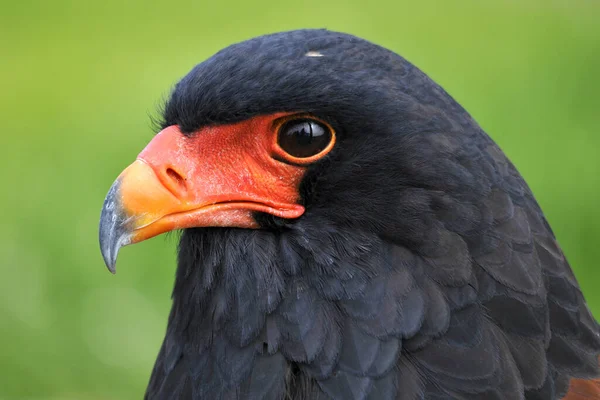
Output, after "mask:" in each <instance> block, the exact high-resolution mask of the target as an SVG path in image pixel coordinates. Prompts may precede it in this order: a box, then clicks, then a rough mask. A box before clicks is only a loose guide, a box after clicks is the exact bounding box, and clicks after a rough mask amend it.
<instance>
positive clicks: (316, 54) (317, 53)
mask: <svg viewBox="0 0 600 400" xmlns="http://www.w3.org/2000/svg"><path fill="white" fill-rule="evenodd" d="M305 56H306V57H323V54H322V53H321V52H320V51H309V52H308V53H306V54H305Z"/></svg>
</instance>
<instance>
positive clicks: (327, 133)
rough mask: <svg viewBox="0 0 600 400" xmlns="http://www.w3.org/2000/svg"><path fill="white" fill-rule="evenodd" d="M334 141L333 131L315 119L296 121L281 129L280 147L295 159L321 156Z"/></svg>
mask: <svg viewBox="0 0 600 400" xmlns="http://www.w3.org/2000/svg"><path fill="white" fill-rule="evenodd" d="M331 139H332V133H331V130H330V129H329V128H328V127H327V126H326V125H324V124H322V123H321V122H318V121H315V120H313V119H294V120H291V121H288V122H286V123H285V124H283V125H282V126H281V128H280V129H279V134H278V137H277V143H278V144H279V147H281V148H282V149H283V150H285V152H286V153H288V154H289V155H291V156H293V157H298V158H307V157H312V156H314V155H317V154H319V153H320V152H322V151H323V150H325V148H326V147H327V145H329V143H330V142H331Z"/></svg>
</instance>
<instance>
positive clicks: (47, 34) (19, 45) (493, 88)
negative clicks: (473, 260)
mask: <svg viewBox="0 0 600 400" xmlns="http://www.w3.org/2000/svg"><path fill="white" fill-rule="evenodd" d="M366 4H367V3H366V2H365V3H364V4H361V3H359V2H354V1H350V2H349V1H342V0H334V1H328V2H324V1H315V0H309V1H305V2H303V3H284V2H275V1H273V2H267V1H263V0H255V1H252V2H245V1H239V0H238V1H233V2H229V3H219V2H215V1H213V2H191V1H169V2H154V1H145V2H142V1H130V2H120V1H116V0H109V1H103V2H93V3H89V2H78V1H73V0H71V1H66V0H59V1H55V2H44V1H34V0H29V1H23V2H10V3H8V2H3V4H2V12H1V13H0V48H1V49H2V53H1V54H2V55H1V59H0V90H1V93H2V95H1V96H0V116H1V121H2V136H1V137H2V144H3V146H2V149H3V151H2V157H1V161H0V162H1V166H2V168H1V169H0V170H1V172H0V173H1V176H0V177H1V178H2V183H3V191H2V196H1V197H0V202H1V203H0V205H1V207H0V210H2V211H1V212H2V214H1V215H2V221H3V223H2V229H1V230H0V266H1V268H2V271H1V275H0V321H1V323H0V399H55V400H58V399H64V400H66V399H69V400H70V399H82V400H87V399H131V398H141V397H142V393H143V390H144V388H145V385H146V382H147V379H148V377H149V373H150V370H151V367H152V363H153V360H154V358H155V356H156V353H157V352H158V348H159V345H160V342H161V340H162V335H163V332H164V328H165V323H166V318H167V315H168V311H169V304H170V300H169V295H170V290H171V286H172V280H173V274H174V255H175V251H174V240H172V239H171V240H165V239H164V237H160V238H156V239H153V240H150V241H148V242H146V243H142V244H140V245H137V246H135V247H132V248H127V249H125V250H124V251H123V252H122V255H121V257H120V260H119V266H120V269H119V274H118V275H117V276H111V275H110V274H109V273H108V272H107V271H106V270H105V268H104V265H103V263H102V259H101V257H100V253H99V250H98V245H97V222H98V217H99V211H100V208H101V205H102V201H103V198H104V195H105V194H106V191H107V189H108V187H109V186H110V184H111V182H112V181H113V179H114V178H115V177H116V176H117V175H118V173H119V172H120V171H121V169H122V168H123V167H125V166H126V165H127V164H129V162H130V161H132V160H133V159H134V157H135V156H136V154H137V153H138V152H139V151H140V150H141V149H142V148H143V146H144V145H145V144H146V143H147V142H148V141H149V140H150V138H151V136H152V134H153V132H152V131H151V128H150V122H149V118H148V115H149V114H150V115H152V114H154V113H155V110H156V107H157V105H158V104H160V100H161V99H162V98H164V96H166V95H167V94H168V91H169V88H170V87H171V85H172V84H173V83H175V82H176V80H177V79H178V78H179V77H181V76H182V75H183V74H185V73H186V72H187V71H188V70H189V69H190V68H191V67H192V66H193V65H194V64H196V63H198V62H200V61H202V60H203V59H205V58H207V57H209V56H210V55H211V54H213V53H214V52H216V51H217V50H219V49H220V48H222V47H224V46H226V45H228V44H230V43H232V42H235V41H240V40H244V39H246V38H249V37H252V36H256V35H259V34H263V33H268V32H274V31H280V30H288V29H294V28H301V27H326V28H329V29H333V30H341V31H346V32H350V33H353V34H356V35H359V36H362V37H364V38H366V39H369V40H372V41H374V42H376V43H379V44H381V45H383V46H386V47H388V48H391V49H393V50H395V51H396V52H398V53H400V54H402V55H403V56H405V57H406V58H408V59H409V60H410V61H412V62H413V63H415V64H416V65H417V66H418V67H420V68H421V69H423V70H424V71H425V72H427V73H428V74H430V75H431V76H432V77H433V78H434V79H435V80H436V81H438V82H439V83H440V84H441V85H442V86H443V87H445V88H446V89H447V90H448V91H449V92H450V93H451V94H452V95H453V96H454V97H455V98H456V99H457V100H458V101H459V102H460V103H461V104H462V105H463V106H465V107H466V108H467V109H468V110H469V111H470V112H471V113H472V115H473V116H474V117H475V119H476V120H477V121H479V123H480V124H481V125H482V126H483V127H484V129H485V130H486V131H487V132H488V133H490V134H491V135H492V136H493V137H494V138H495V139H496V140H497V141H498V142H499V144H500V145H501V146H502V148H503V149H504V150H505V152H506V153H507V154H508V155H509V156H510V158H511V159H512V160H513V161H514V162H515V164H516V165H517V167H518V168H519V169H520V171H521V172H522V173H523V175H524V176H525V178H526V179H527V181H528V182H529V184H530V185H531V187H532V189H533V191H534V193H535V194H536V195H537V198H538V200H539V202H540V203H541V205H542V207H543V209H544V210H545V212H546V214H547V216H548V219H549V220H550V223H551V224H552V226H553V228H554V230H555V233H556V235H557V236H558V238H559V241H560V242H561V244H562V246H563V248H564V250H565V252H566V254H567V256H568V257H569V260H570V261H571V264H572V265H573V267H574V269H575V271H576V273H577V276H578V277H579V279H580V282H581V285H582V287H583V290H584V292H585V293H586V296H587V298H588V299H589V302H590V304H591V306H592V308H593V310H594V312H595V313H596V315H600V293H598V291H597V290H595V287H596V286H597V284H598V282H600V280H599V278H600V269H599V268H598V267H597V262H598V260H599V259H600V247H599V246H598V245H597V243H598V241H599V240H600V228H599V227H598V225H599V224H600V211H599V208H598V206H597V205H598V204H599V203H600V186H599V184H598V182H599V179H598V175H599V174H600V161H599V159H598V156H597V151H598V149H600V135H599V134H598V130H599V129H600V112H599V111H598V110H599V107H600V96H599V94H598V93H600V78H599V76H598V72H600V24H598V23H597V22H598V21H599V20H600V6H599V5H598V3H596V2H593V1H584V0H571V1H568V0H565V1H541V0H539V1H533V0H532V1H516V0H514V1H510V0H502V1H500V0H498V1H486V2H480V1H475V0H462V1H457V2H447V3H446V2H443V1H424V2H414V1H413V2H399V1H392V0H388V1H381V2H379V3H377V4H372V3H371V5H369V6H367V5H366Z"/></svg>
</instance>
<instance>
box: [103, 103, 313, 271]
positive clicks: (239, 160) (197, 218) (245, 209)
mask: <svg viewBox="0 0 600 400" xmlns="http://www.w3.org/2000/svg"><path fill="white" fill-rule="evenodd" d="M286 115H287V114H284V113H281V114H276V115H270V116H261V117H255V118H252V119H250V120H247V121H243V122H240V123H236V124H233V125H223V126H215V127H207V128H203V129H201V130H199V131H197V132H195V133H193V134H192V135H184V134H183V133H181V131H180V130H179V127H178V126H175V125H174V126H170V127H168V128H166V129H164V130H163V131H161V132H160V133H158V134H157V135H156V136H155V137H154V139H153V140H152V141H151V142H150V143H149V144H148V146H147V147H146V148H145V149H144V150H143V151H142V152H141V153H140V155H139V156H138V158H137V160H136V161H135V162H134V163H133V164H131V165H130V166H129V167H127V168H126V169H125V170H124V171H123V172H122V173H121V175H119V177H118V178H117V180H116V181H115V183H114V184H113V185H112V187H111V188H110V190H109V192H108V195H107V197H106V200H105V201H104V207H103V209H102V214H101V217H100V247H101V251H102V255H103V257H104V261H105V263H106V265H107V267H108V269H109V270H110V271H111V272H113V273H114V272H115V264H116V259H117V253H118V251H119V249H120V248H121V247H122V246H125V245H127V244H131V243H137V242H141V241H143V240H145V239H149V238H151V237H153V236H156V235H159V234H161V233H164V232H167V231H171V230H175V229H183V228H191V227H209V226H213V227H217V226H218V227H239V228H258V224H257V223H256V221H255V219H254V217H253V214H254V213H255V212H263V213H269V214H272V215H274V216H277V217H281V218H288V219H293V218H298V217H300V216H301V215H302V214H303V213H304V207H303V206H302V205H299V204H298V203H297V202H298V200H299V194H298V186H299V185H300V181H301V179H302V176H303V175H304V172H305V167H303V166H299V165H292V164H288V163H285V162H282V161H280V160H277V159H276V157H274V155H276V153H277V144H276V129H275V126H274V123H273V121H274V120H276V119H278V118H283V117H285V116H286Z"/></svg>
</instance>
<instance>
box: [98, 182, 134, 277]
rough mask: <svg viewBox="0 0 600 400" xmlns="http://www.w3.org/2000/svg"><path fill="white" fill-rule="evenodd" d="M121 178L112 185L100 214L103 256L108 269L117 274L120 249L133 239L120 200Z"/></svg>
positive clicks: (100, 238) (100, 239) (100, 237)
mask: <svg viewBox="0 0 600 400" xmlns="http://www.w3.org/2000/svg"><path fill="white" fill-rule="evenodd" d="M119 186H120V179H117V180H116V181H115V183H113V185H112V186H111V188H110V190H109V191H108V194H107V195H106V199H105V200H104V206H103V207H102V213H101V214H100V226H99V241H100V251H101V252H102V258H104V263H105V264H106V267H107V268H108V270H109V271H110V272H111V273H113V274H115V273H116V264H117V255H118V254H119V249H120V248H121V247H123V246H125V245H127V244H129V243H130V241H131V239H130V238H131V232H130V229H128V227H127V224H126V223H125V222H126V216H125V213H124V211H123V209H122V207H121V202H120V200H119V198H120V194H119Z"/></svg>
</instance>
